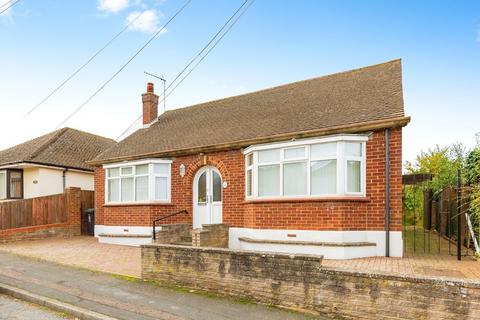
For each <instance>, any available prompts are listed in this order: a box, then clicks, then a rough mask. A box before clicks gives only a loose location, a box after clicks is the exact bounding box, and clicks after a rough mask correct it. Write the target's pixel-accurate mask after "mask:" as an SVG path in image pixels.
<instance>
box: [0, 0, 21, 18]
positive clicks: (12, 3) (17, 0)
mask: <svg viewBox="0 0 480 320" xmlns="http://www.w3.org/2000/svg"><path fill="white" fill-rule="evenodd" d="M20 1H21V0H16V1H14V2H11V1H7V2H5V3H4V4H3V5H2V6H1V7H0V8H3V7H5V5H7V4H9V3H11V4H10V5H9V6H8V7H6V8H5V9H4V10H2V11H0V15H1V14H2V13H4V12H5V11H7V10H8V9H10V8H11V7H13V6H14V5H16V4H17V3H19V2H20Z"/></svg>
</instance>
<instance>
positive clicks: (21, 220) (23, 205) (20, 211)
mask: <svg viewBox="0 0 480 320" xmlns="http://www.w3.org/2000/svg"><path fill="white" fill-rule="evenodd" d="M93 194H94V192H93V191H85V190H82V191H81V204H82V205H81V208H82V210H84V209H86V208H91V207H93V203H94V196H93ZM78 214H79V215H81V213H80V212H79V213H78ZM62 222H67V208H66V196H65V194H64V193H62V194H56V195H52V196H46V197H39V198H33V199H25V200H15V201H6V202H1V203H0V230H6V229H15V228H23V227H31V226H39V225H45V224H54V223H62Z"/></svg>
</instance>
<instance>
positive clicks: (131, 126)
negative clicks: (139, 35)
mask: <svg viewBox="0 0 480 320" xmlns="http://www.w3.org/2000/svg"><path fill="white" fill-rule="evenodd" d="M248 1H249V0H246V1H245V2H244V3H243V4H242V5H241V6H240V7H239V8H238V10H237V11H235V13H234V14H233V15H232V16H231V17H230V19H228V21H227V22H226V23H225V24H224V25H223V27H222V28H221V29H220V31H219V32H217V34H215V36H214V37H213V38H212V39H211V40H210V41H209V42H208V44H207V45H206V46H205V47H204V48H203V49H202V50H201V51H200V54H201V53H202V52H204V51H205V49H206V48H207V47H208V46H209V45H210V44H211V43H212V42H213V41H214V40H215V38H216V37H217V36H218V35H219V34H220V32H221V31H222V30H223V29H224V28H225V27H226V25H227V24H228V23H229V22H230V21H231V20H232V19H233V18H234V17H235V16H236V15H237V13H238V12H239V11H240V9H241V8H242V7H243V6H244V5H245V4H246V3H247V2H248ZM254 2H255V0H253V1H252V2H250V3H249V4H248V6H247V7H246V8H245V10H244V11H243V12H242V13H241V14H240V15H238V16H237V18H236V19H235V20H234V21H233V23H232V24H231V25H230V26H229V27H228V29H227V30H226V31H225V33H223V35H222V36H221V37H220V38H219V39H218V40H217V41H216V42H215V43H214V45H213V46H212V47H211V48H210V49H209V50H208V51H207V53H206V54H205V55H204V56H203V57H202V58H201V59H200V61H198V62H197V63H196V64H195V66H194V67H193V68H192V69H191V70H190V71H189V72H188V73H187V74H186V75H185V77H183V78H182V80H181V81H180V82H179V83H178V84H177V85H176V86H175V87H174V88H173V89H172V90H171V91H170V92H169V93H168V94H167V95H165V94H164V97H163V99H162V100H161V101H159V102H162V101H164V100H165V99H166V98H167V97H168V96H169V95H170V94H172V93H173V91H175V89H176V88H177V87H178V86H179V85H180V84H181V83H182V82H183V81H184V80H185V79H186V78H187V77H188V76H189V75H190V74H191V73H192V72H193V70H195V68H196V67H197V66H198V65H199V64H200V63H201V62H202V61H203V60H204V59H205V58H206V57H207V55H208V54H209V53H210V52H211V51H212V50H213V49H214V48H215V47H216V46H217V44H218V43H219V42H220V41H221V40H222V39H223V37H225V35H226V34H227V33H228V32H229V31H230V30H231V29H232V27H233V26H234V25H235V23H236V22H237V21H238V20H239V19H240V18H241V17H242V16H243V14H244V13H245V12H246V11H247V10H248V9H249V8H250V6H251V5H252V4H253V3H254ZM200 54H197V56H196V57H195V58H194V59H193V60H192V61H190V62H189V63H188V65H187V67H186V68H184V69H183V70H182V71H181V72H180V74H179V75H177V76H176V77H175V80H174V81H172V83H171V84H170V85H169V86H168V88H167V90H168V89H169V88H170V87H171V86H172V85H173V83H174V82H175V81H176V80H177V79H178V78H179V77H180V76H181V74H182V73H183V72H184V71H185V70H186V69H187V68H188V66H190V65H191V64H192V62H193V61H194V60H195V59H197V58H198V56H200ZM140 119H142V115H140V116H139V117H138V118H137V119H136V120H135V121H134V122H133V123H132V124H130V125H129V126H128V128H127V129H126V130H125V131H123V132H122V133H121V134H120V135H119V136H118V137H117V139H116V140H119V139H120V138H121V137H122V136H123V135H124V134H125V133H127V132H128V131H129V130H130V129H131V128H133V127H134V126H135V125H136V124H137V122H138V121H140Z"/></svg>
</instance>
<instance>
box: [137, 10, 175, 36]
mask: <svg viewBox="0 0 480 320" xmlns="http://www.w3.org/2000/svg"><path fill="white" fill-rule="evenodd" d="M139 15H141V16H140V17H138V16H139ZM161 16H162V15H161V14H159V13H157V11H155V10H145V11H143V12H139V11H134V12H132V13H130V14H129V15H128V17H127V24H130V23H131V25H130V26H129V27H128V29H129V30H133V31H142V32H150V33H153V32H157V31H158V30H159V29H160V27H159V25H158V24H159V22H160V17H161ZM137 17H138V19H137ZM135 19H136V20H135ZM134 20H135V21H134ZM164 32H166V29H163V30H162V33H164Z"/></svg>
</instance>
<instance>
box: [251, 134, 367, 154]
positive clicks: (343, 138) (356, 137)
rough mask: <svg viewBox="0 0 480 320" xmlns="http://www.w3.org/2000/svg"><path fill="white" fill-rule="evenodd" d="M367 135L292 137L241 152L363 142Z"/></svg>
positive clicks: (258, 145) (252, 146) (257, 145)
mask: <svg viewBox="0 0 480 320" xmlns="http://www.w3.org/2000/svg"><path fill="white" fill-rule="evenodd" d="M369 136H370V133H364V134H340V135H333V136H324V137H318V138H308V139H292V140H290V141H283V142H273V143H265V144H256V145H251V146H250V147H248V148H246V149H244V150H243V154H247V153H250V152H253V151H259V150H268V149H277V148H288V147H294V146H302V145H307V144H316V143H327V142H336V141H353V142H365V141H368V138H369Z"/></svg>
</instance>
